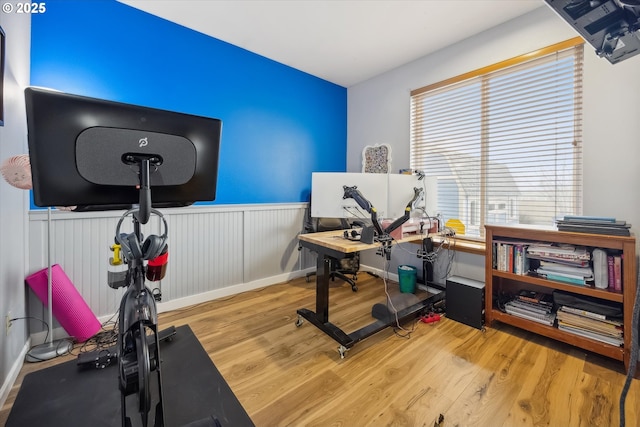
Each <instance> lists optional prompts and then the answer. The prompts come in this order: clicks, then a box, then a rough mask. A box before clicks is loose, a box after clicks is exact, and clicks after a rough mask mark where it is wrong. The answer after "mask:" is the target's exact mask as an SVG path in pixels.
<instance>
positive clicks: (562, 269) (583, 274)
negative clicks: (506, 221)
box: [527, 244, 594, 286]
mask: <svg viewBox="0 0 640 427" xmlns="http://www.w3.org/2000/svg"><path fill="white" fill-rule="evenodd" d="M527 256H528V257H529V258H530V259H537V260H539V266H538V267H537V268H535V272H536V274H538V275H540V276H542V277H544V278H546V279H548V280H555V281H557V282H562V283H568V284H572V285H582V286H584V285H587V284H591V283H593V280H594V277H593V268H592V267H591V266H590V264H589V261H590V260H591V253H590V252H589V251H588V250H587V248H585V247H582V246H574V245H552V244H535V245H531V246H529V248H528V249H527Z"/></svg>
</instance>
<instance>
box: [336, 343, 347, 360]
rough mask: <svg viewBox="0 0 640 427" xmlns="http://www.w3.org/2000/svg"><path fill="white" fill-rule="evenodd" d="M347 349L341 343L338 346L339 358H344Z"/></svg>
mask: <svg viewBox="0 0 640 427" xmlns="http://www.w3.org/2000/svg"><path fill="white" fill-rule="evenodd" d="M347 350H349V349H348V348H347V347H345V346H343V345H341V346H340V347H338V353H340V359H344V357H345V356H346V355H347Z"/></svg>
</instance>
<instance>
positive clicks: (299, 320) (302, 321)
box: [296, 315, 304, 328]
mask: <svg viewBox="0 0 640 427" xmlns="http://www.w3.org/2000/svg"><path fill="white" fill-rule="evenodd" d="M303 323H304V318H303V317H302V316H300V315H298V318H297V319H296V327H298V328H299V327H300V326H302V324H303Z"/></svg>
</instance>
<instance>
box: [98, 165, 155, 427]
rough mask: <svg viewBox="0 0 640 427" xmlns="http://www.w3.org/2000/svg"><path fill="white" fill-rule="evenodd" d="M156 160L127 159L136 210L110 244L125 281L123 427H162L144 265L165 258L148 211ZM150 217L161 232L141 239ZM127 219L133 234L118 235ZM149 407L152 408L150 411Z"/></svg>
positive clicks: (119, 354) (119, 345)
mask: <svg viewBox="0 0 640 427" xmlns="http://www.w3.org/2000/svg"><path fill="white" fill-rule="evenodd" d="M157 161H158V159H156V158H153V157H147V156H135V158H134V157H133V156H132V158H131V159H130V162H131V163H132V164H137V165H138V166H139V168H140V187H139V190H140V205H139V206H138V207H136V208H133V209H130V210H128V211H126V212H125V213H124V214H123V215H122V217H121V218H120V220H119V221H118V225H117V226H116V235H115V240H116V242H117V244H118V245H120V248H121V252H122V256H123V258H124V261H125V262H126V264H127V270H126V273H125V275H124V281H122V282H119V283H120V285H122V286H125V287H126V288H127V290H126V292H125V293H124V295H123V297H122V300H121V302H120V312H119V317H118V343H117V357H118V368H119V387H120V391H121V408H122V411H121V412H122V426H123V427H133V426H138V425H141V426H143V427H147V426H149V425H150V424H149V422H150V421H153V424H152V425H153V426H154V427H163V426H164V419H165V417H164V406H163V398H162V374H161V363H160V361H161V359H160V333H159V331H158V315H157V310H156V301H155V298H154V295H153V293H152V292H151V291H150V289H149V288H148V287H147V286H146V284H145V279H146V272H147V266H146V265H145V261H148V260H152V259H155V258H157V257H159V256H161V255H163V253H164V254H166V250H167V234H168V226H167V221H166V220H165V218H164V216H163V215H162V213H161V212H160V211H158V210H156V209H153V208H151V192H150V188H149V185H148V183H149V166H150V165H153V164H154V162H157ZM152 214H153V215H155V216H158V217H159V218H160V219H161V221H162V223H163V227H164V232H163V234H162V236H156V235H150V236H148V237H147V238H146V239H143V235H142V232H141V224H146V223H147V222H148V221H149V219H150V216H151V215H152ZM129 216H131V218H132V222H133V232H131V233H128V234H127V233H121V230H120V228H121V225H122V223H123V221H124V219H125V218H127V217H129ZM110 286H111V284H110ZM112 287H113V286H112ZM118 287H119V286H118ZM154 374H155V375H154ZM132 395H136V396H137V407H136V408H135V410H134V411H131V410H130V406H131V404H130V401H131V400H132V399H131V398H130V397H131V396H132ZM153 403H155V408H153V407H152V406H153ZM152 410H153V412H152ZM132 412H135V413H136V414H138V415H139V419H138V417H136V416H133V415H131V413H132Z"/></svg>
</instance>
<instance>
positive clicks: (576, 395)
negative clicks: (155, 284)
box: [0, 273, 640, 427]
mask: <svg viewBox="0 0 640 427" xmlns="http://www.w3.org/2000/svg"><path fill="white" fill-rule="evenodd" d="M393 285H394V284H390V287H392V286H393ZM395 287H396V288H397V284H395ZM358 289H359V290H358V292H357V293H354V292H352V291H351V288H350V287H349V286H348V285H347V284H345V283H343V282H341V281H336V282H335V283H334V284H332V288H331V296H330V309H329V310H330V311H329V312H330V316H329V317H330V320H331V321H332V322H333V323H335V324H336V325H338V326H340V327H341V328H342V329H344V330H345V331H347V332H350V331H353V330H355V329H357V328H359V327H361V326H364V325H366V324H368V323H370V322H371V321H372V320H373V319H372V318H371V315H370V313H371V306H372V305H373V304H375V303H377V302H383V301H384V299H385V296H384V285H383V281H382V279H376V278H373V277H371V276H369V275H368V274H366V273H360V274H359V278H358ZM303 307H305V308H310V309H314V308H315V285H314V284H313V283H307V282H306V281H305V280H304V278H301V279H296V280H293V281H290V282H287V283H282V284H278V285H274V286H269V287H266V288H263V289H260V290H256V291H250V292H245V293H242V294H238V295H234V296H232V297H228V298H223V299H220V300H216V301H211V302H207V303H202V304H199V305H195V306H192V307H189V308H185V309H182V310H177V311H173V312H169V313H164V314H162V315H160V327H161V329H162V328H165V327H168V326H171V325H175V326H180V325H183V324H189V325H190V327H191V328H192V330H193V331H194V333H195V334H196V336H197V337H198V338H199V340H200V342H201V343H202V345H203V347H204V348H205V350H206V351H207V352H208V353H209V355H210V357H211V359H212V360H213V362H214V363H215V364H216V366H217V367H218V369H219V370H220V372H221V373H222V375H223V376H224V377H225V379H226V380H227V382H228V383H229V385H230V386H231V388H232V390H233V391H234V392H235V394H236V396H237V397H238V399H239V400H240V402H241V403H242V405H243V406H244V407H245V409H246V410H247V412H248V414H249V416H250V417H251V418H252V419H253V421H254V422H255V424H256V425H257V426H347V427H350V426H428V427H431V426H433V425H434V423H435V422H436V420H437V419H438V417H439V416H440V414H442V415H443V416H444V422H443V423H442V426H443V427H454V426H458V427H463V426H469V427H483V426H486V427H500V426H504V427H517V426H552V427H553V426H558V427H572V426H592V427H599V426H601V427H610V426H617V425H619V423H620V410H619V398H620V393H621V390H622V387H623V384H624V380H625V376H624V372H623V366H622V363H620V362H617V361H613V360H609V359H606V358H604V357H601V356H598V355H594V354H590V353H585V352H584V351H582V350H579V349H576V348H573V347H571V346H568V345H565V344H562V343H557V342H555V341H552V340H548V339H545V338H544V337H539V336H536V335H533V334H531V333H529V332H526V331H521V330H518V329H515V328H512V327H509V326H506V325H496V327H495V328H490V329H488V330H487V331H486V332H481V331H479V330H477V329H474V328H471V327H469V326H466V325H464V324H461V323H458V322H455V321H453V320H451V319H447V318H443V319H442V320H441V321H440V322H438V323H435V324H425V323H421V322H415V323H414V322H412V323H410V324H407V325H404V328H405V329H406V330H407V331H409V330H410V331H411V333H410V334H409V336H408V337H407V336H406V334H407V332H405V331H398V334H396V333H394V331H393V330H392V329H386V330H384V331H382V332H380V333H378V334H376V335H373V336H371V337H369V338H367V339H365V340H364V341H362V342H360V343H358V344H356V345H355V346H354V347H353V348H352V349H351V350H349V351H348V352H347V356H346V358H345V359H340V357H339V354H338V351H337V347H338V344H337V343H336V342H335V341H333V340H332V339H330V338H329V337H327V336H326V335H324V334H323V333H322V332H320V331H319V330H318V329H317V328H315V327H314V326H313V325H311V324H310V323H309V322H306V321H305V322H304V324H303V325H302V326H300V327H296V326H295V321H296V319H297V315H296V310H297V309H298V308H303ZM401 335H402V336H401ZM64 360H65V359H64V358H58V359H56V361H53V362H43V363H41V364H25V365H24V367H23V369H22V371H21V373H20V376H19V378H18V380H17V382H16V385H15V386H14V387H13V388H12V390H11V393H10V395H9V398H8V399H7V402H6V404H5V405H4V406H3V408H2V410H1V411H0V425H4V423H5V421H6V418H7V416H8V414H9V411H10V409H11V404H12V403H13V401H14V400H15V396H16V394H17V392H18V389H19V386H20V383H21V381H22V378H23V377H24V375H25V374H26V373H28V372H32V371H34V370H37V369H42V368H44V367H46V366H50V365H51V364H53V363H60V362H62V361H64ZM66 360H68V359H66ZM194 375H197V373H194ZM625 414H626V425H627V426H638V425H640V390H639V385H638V380H633V382H632V385H631V388H630V391H629V394H628V397H627V399H626V411H625Z"/></svg>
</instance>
